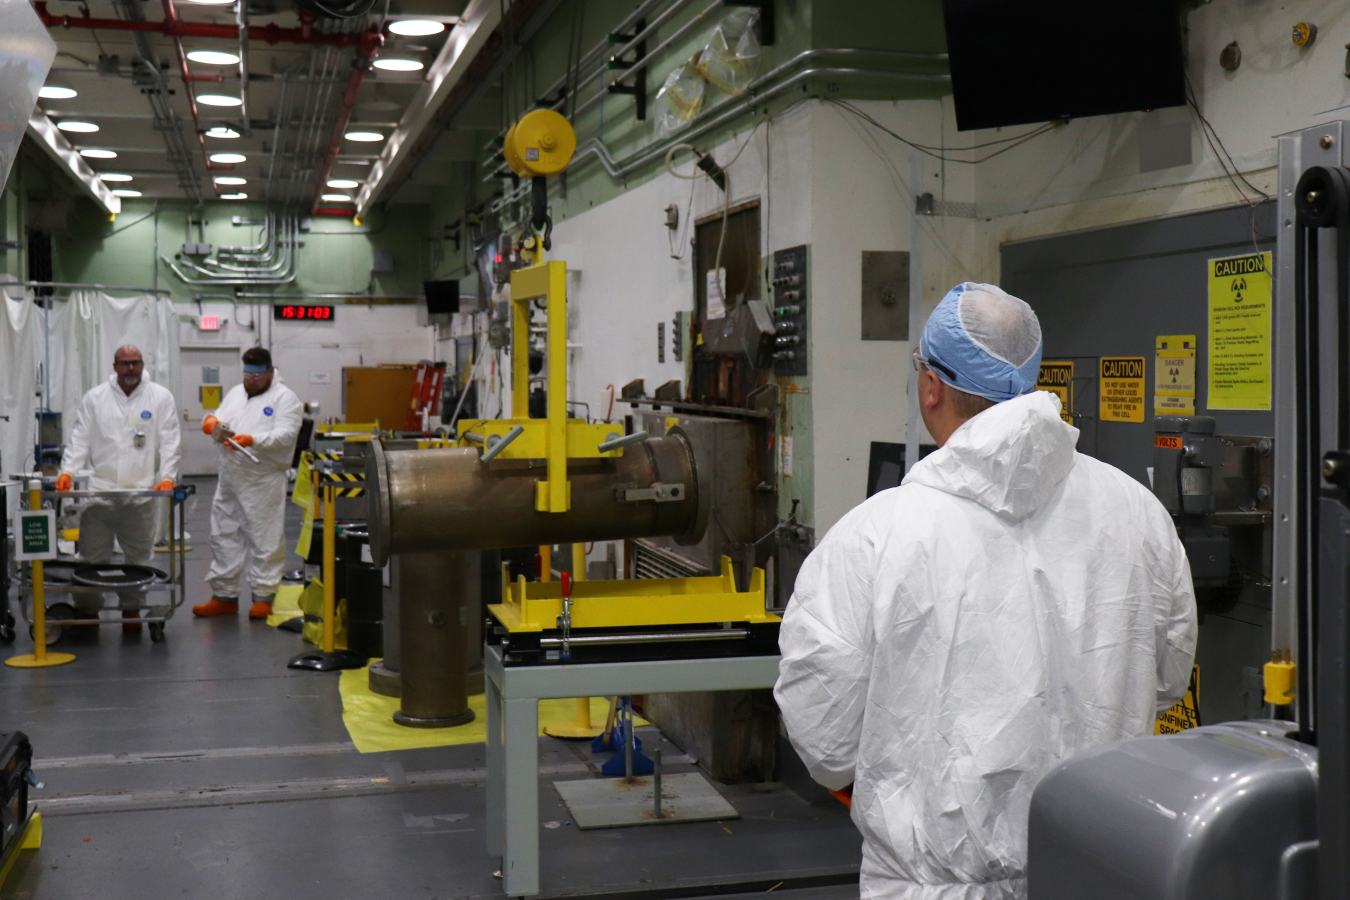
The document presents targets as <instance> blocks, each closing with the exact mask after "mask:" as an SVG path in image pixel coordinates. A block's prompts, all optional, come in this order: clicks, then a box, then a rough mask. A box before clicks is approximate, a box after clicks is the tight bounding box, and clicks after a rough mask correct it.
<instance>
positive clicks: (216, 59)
mask: <svg viewBox="0 0 1350 900" xmlns="http://www.w3.org/2000/svg"><path fill="white" fill-rule="evenodd" d="M187 58H188V59H190V60H192V61H193V62H199V63H203V64H205V65H208V66H232V65H234V64H235V63H237V62H239V55H238V54H236V53H225V52H223V51H220V50H192V51H190V52H189V53H188V55H187Z"/></svg>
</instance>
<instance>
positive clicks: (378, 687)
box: [369, 660, 403, 697]
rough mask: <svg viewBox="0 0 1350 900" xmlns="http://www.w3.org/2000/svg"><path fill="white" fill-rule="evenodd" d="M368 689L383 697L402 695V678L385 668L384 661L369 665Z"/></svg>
mask: <svg viewBox="0 0 1350 900" xmlns="http://www.w3.org/2000/svg"><path fill="white" fill-rule="evenodd" d="M369 672H370V689H371V690H372V691H373V692H375V693H376V694H382V695H384V696H385V697H397V696H399V695H400V694H401V693H403V677H402V676H401V675H399V673H398V672H391V671H390V670H389V669H387V668H385V665H384V660H376V661H375V662H373V663H371V664H370V669H369Z"/></svg>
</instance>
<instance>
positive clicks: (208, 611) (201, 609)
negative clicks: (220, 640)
mask: <svg viewBox="0 0 1350 900" xmlns="http://www.w3.org/2000/svg"><path fill="white" fill-rule="evenodd" d="M192 614H193V615H194V616H201V617H202V618H206V617H208V616H234V615H238V614H239V601H238V600H218V599H216V598H215V597H212V598H211V599H210V600H207V601H206V602H205V603H199V604H197V605H196V606H194V607H192Z"/></svg>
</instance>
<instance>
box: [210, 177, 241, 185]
mask: <svg viewBox="0 0 1350 900" xmlns="http://www.w3.org/2000/svg"><path fill="white" fill-rule="evenodd" d="M215 182H216V184H248V179H247V178H240V177H238V176H237V175H221V176H218V177H217V178H216V179H215Z"/></svg>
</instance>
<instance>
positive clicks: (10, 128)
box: [0, 0, 56, 184]
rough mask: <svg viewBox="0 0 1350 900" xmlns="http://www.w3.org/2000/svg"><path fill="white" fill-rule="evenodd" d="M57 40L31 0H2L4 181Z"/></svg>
mask: <svg viewBox="0 0 1350 900" xmlns="http://www.w3.org/2000/svg"><path fill="white" fill-rule="evenodd" d="M55 58H56V42H55V41H53V40H52V39H51V36H50V35H48V34H47V29H46V28H45V27H44V26H43V24H42V20H40V19H39V18H38V17H37V13H35V12H33V7H31V6H30V5H29V4H28V2H27V0H0V184H3V183H5V182H6V181H8V180H9V170H10V168H11V167H13V165H14V157H15V156H16V155H17V154H18V152H19V144H20V142H21V141H23V136H24V131H25V129H27V127H28V117H29V116H30V115H32V112H33V108H34V107H35V106H37V99H38V89H39V88H41V87H42V83H43V82H44V81H46V80H47V72H48V71H49V70H50V69H51V67H52V60H54V59H55Z"/></svg>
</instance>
